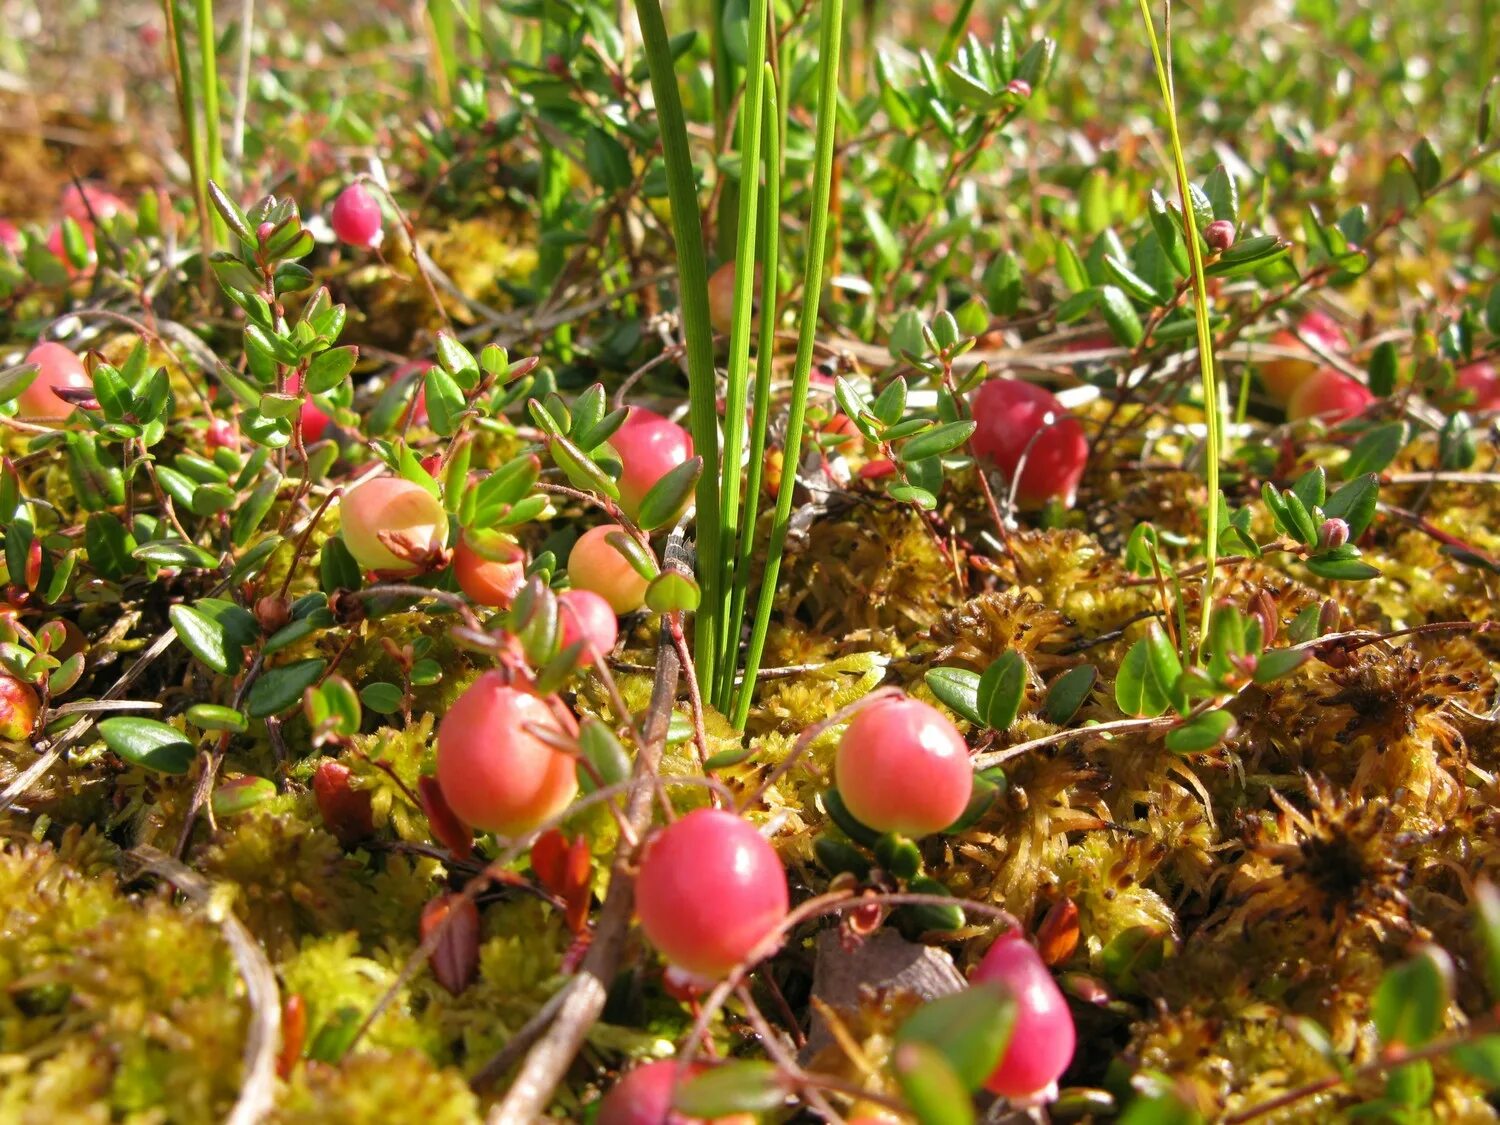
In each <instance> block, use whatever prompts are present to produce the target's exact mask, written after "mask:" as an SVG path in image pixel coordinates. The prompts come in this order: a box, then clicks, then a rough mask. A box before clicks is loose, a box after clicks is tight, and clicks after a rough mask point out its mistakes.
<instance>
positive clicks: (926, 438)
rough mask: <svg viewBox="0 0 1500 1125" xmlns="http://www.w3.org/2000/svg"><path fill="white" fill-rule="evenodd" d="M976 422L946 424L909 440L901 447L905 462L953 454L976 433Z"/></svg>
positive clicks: (902, 457)
mask: <svg viewBox="0 0 1500 1125" xmlns="http://www.w3.org/2000/svg"><path fill="white" fill-rule="evenodd" d="M975 429H976V423H974V422H946V423H944V424H943V425H941V426H936V427H934V428H933V429H930V430H926V431H924V432H923V433H920V434H918V435H916V436H915V437H913V438H909V439H907V441H906V442H905V444H903V445H902V446H901V459H902V460H903V461H920V460H922V459H923V458H926V457H941V456H942V455H943V454H945V453H951V452H952V451H953V450H955V449H957V448H958V447H959V446H960V445H962V444H963V443H964V442H966V441H968V440H969V437H970V436H971V435H972V434H973V433H974V430H975Z"/></svg>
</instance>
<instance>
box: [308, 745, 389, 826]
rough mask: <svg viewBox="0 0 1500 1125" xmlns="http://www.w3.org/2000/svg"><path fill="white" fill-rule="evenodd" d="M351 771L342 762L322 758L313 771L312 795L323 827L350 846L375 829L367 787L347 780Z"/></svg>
mask: <svg viewBox="0 0 1500 1125" xmlns="http://www.w3.org/2000/svg"><path fill="white" fill-rule="evenodd" d="M353 776H354V775H353V773H352V772H351V771H350V769H349V767H348V766H346V765H344V764H343V763H342V762H335V761H334V760H333V759H332V758H325V759H324V760H323V761H321V762H319V763H318V768H317V769H316V770H315V771H314V772H313V797H315V798H316V799H317V802H318V813H319V814H320V815H321V816H322V818H323V827H325V828H327V829H328V831H330V832H332V833H333V835H334V836H335V838H337V840H338V842H339V843H341V844H343V845H344V847H346V848H349V847H353V846H354V845H355V844H357V843H359V842H360V841H361V840H363V839H365V838H366V837H368V836H370V835H371V834H372V833H373V832H374V831H375V813H374V809H373V807H372V805H371V803H370V791H369V790H368V789H356V788H354V786H353V785H351V784H350V780H351V779H352V778H353Z"/></svg>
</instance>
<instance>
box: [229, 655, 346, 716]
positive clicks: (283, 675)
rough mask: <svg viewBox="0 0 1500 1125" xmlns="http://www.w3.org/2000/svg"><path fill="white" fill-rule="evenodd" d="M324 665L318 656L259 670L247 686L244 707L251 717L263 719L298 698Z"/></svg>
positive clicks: (316, 677) (283, 708)
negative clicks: (257, 676) (248, 692)
mask: <svg viewBox="0 0 1500 1125" xmlns="http://www.w3.org/2000/svg"><path fill="white" fill-rule="evenodd" d="M326 667H328V661H326V660H324V659H322V658H321V657H312V658H310V659H307V660H294V661H292V663H290V664H283V665H281V666H280V667H279V668H272V669H270V670H269V671H266V672H263V673H262V674H261V676H260V678H259V679H257V680H256V681H255V685H254V686H253V687H252V688H251V689H250V696H249V698H248V699H246V701H245V710H246V711H248V712H249V714H250V716H251V718H255V719H264V718H267V717H268V716H271V715H275V714H279V713H280V712H282V711H285V710H287V709H288V708H290V707H294V706H296V705H297V704H298V703H300V702H302V693H303V692H304V691H306V690H307V689H308V688H310V687H311V686H312V685H313V684H314V683H316V682H317V679H318V677H319V676H321V675H322V674H323V669H324V668H326Z"/></svg>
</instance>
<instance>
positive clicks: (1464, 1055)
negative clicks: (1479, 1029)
mask: <svg viewBox="0 0 1500 1125" xmlns="http://www.w3.org/2000/svg"><path fill="white" fill-rule="evenodd" d="M1453 1061H1454V1062H1456V1063H1457V1064H1458V1065H1459V1066H1461V1067H1463V1069H1464V1070H1465V1071H1466V1072H1468V1073H1469V1074H1472V1075H1473V1076H1474V1077H1475V1078H1477V1079H1479V1081H1481V1082H1483V1083H1484V1084H1485V1085H1486V1086H1489V1087H1490V1088H1491V1089H1493V1088H1495V1087H1497V1086H1500V1035H1485V1036H1482V1037H1480V1038H1479V1039H1476V1040H1474V1042H1472V1043H1462V1044H1460V1045H1459V1046H1457V1047H1455V1048H1454V1049H1453Z"/></svg>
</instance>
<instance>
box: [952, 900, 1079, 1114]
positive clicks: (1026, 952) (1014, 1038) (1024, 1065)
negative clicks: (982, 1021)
mask: <svg viewBox="0 0 1500 1125" xmlns="http://www.w3.org/2000/svg"><path fill="white" fill-rule="evenodd" d="M970 979H971V980H973V981H975V982H979V981H997V982H999V983H1000V984H1001V985H1003V986H1004V987H1005V989H1006V990H1007V991H1008V992H1009V993H1010V995H1011V997H1012V998H1013V999H1014V1000H1015V1002H1016V1019H1015V1024H1014V1025H1013V1027H1012V1029H1011V1034H1010V1043H1009V1044H1008V1045H1007V1046H1006V1048H1005V1054H1004V1056H1003V1057H1002V1058H1001V1059H1000V1065H999V1066H997V1067H996V1068H995V1070H994V1073H992V1074H991V1075H990V1076H989V1078H988V1079H987V1080H986V1081H985V1084H984V1085H985V1089H987V1090H989V1091H990V1092H991V1093H994V1094H999V1095H1001V1096H1002V1097H1007V1098H1012V1099H1016V1100H1021V1099H1036V1098H1039V1097H1046V1096H1048V1094H1049V1093H1050V1092H1051V1091H1052V1089H1053V1088H1054V1086H1055V1084H1056V1082H1057V1080H1058V1079H1059V1078H1060V1077H1062V1074H1063V1072H1064V1071H1065V1070H1067V1069H1068V1064H1069V1063H1070V1062H1072V1061H1073V1048H1074V1045H1075V1043H1076V1041H1077V1033H1076V1032H1075V1030H1074V1027H1073V1013H1072V1012H1070V1011H1069V1010H1068V1002H1067V1000H1066V999H1064V997H1063V994H1062V990H1061V989H1059V988H1058V987H1057V982H1056V981H1054V980H1053V979H1052V974H1051V973H1050V972H1049V971H1048V970H1047V966H1046V965H1045V964H1044V963H1043V962H1042V958H1041V955H1040V954H1038V953H1037V951H1036V950H1035V949H1033V948H1032V947H1031V943H1030V942H1028V941H1027V940H1026V939H1025V938H1024V937H1022V936H1021V934H1020V933H1019V931H1016V930H1011V931H1009V932H1007V933H1004V934H1001V935H1000V936H999V937H998V938H996V939H995V943H994V944H993V945H991V946H990V948H989V950H988V951H987V952H986V953H985V955H984V959H983V960H981V961H980V962H979V964H978V965H977V966H975V969H974V972H973V973H972V974H971V975H970Z"/></svg>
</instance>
